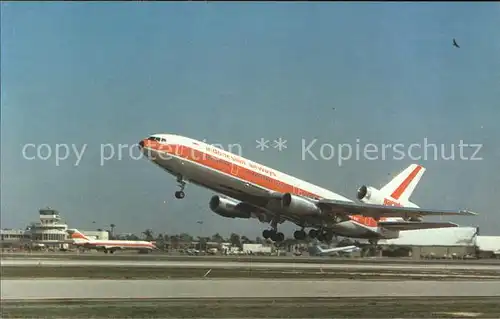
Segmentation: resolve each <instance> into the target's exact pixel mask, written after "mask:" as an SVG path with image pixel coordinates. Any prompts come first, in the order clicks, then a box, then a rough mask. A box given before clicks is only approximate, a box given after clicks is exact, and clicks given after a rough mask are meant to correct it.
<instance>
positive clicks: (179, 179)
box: [174, 175, 186, 199]
mask: <svg viewBox="0 0 500 319" xmlns="http://www.w3.org/2000/svg"><path fill="white" fill-rule="evenodd" d="M177 183H178V184H179V187H180V188H181V190H179V191H177V192H175V194H174V195H175V198H177V199H183V198H184V196H185V195H186V194H185V193H184V188H185V187H186V182H185V181H184V179H183V178H182V176H181V175H179V176H177Z"/></svg>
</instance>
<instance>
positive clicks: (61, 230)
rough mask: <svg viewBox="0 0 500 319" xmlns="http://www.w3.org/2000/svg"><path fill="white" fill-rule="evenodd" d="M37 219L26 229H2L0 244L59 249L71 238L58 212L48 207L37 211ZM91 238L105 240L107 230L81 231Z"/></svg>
mask: <svg viewBox="0 0 500 319" xmlns="http://www.w3.org/2000/svg"><path fill="white" fill-rule="evenodd" d="M38 213H39V221H37V222H33V223H31V224H30V225H28V226H27V227H26V229H24V230H21V229H2V230H1V232H0V235H1V237H0V239H1V241H0V244H1V246H2V248H9V247H10V248H20V247H31V248H34V247H37V248H48V249H59V248H63V247H66V246H67V245H68V243H71V240H70V238H69V236H68V233H67V230H68V224H66V223H65V222H64V221H63V219H62V218H61V216H60V214H59V212H58V211H57V210H55V209H52V208H50V207H47V208H42V209H40V210H39V211H38ZM81 232H82V233H83V234H85V235H86V236H88V237H89V238H91V239H100V240H107V239H108V237H109V233H108V232H107V231H100V230H99V231H81Z"/></svg>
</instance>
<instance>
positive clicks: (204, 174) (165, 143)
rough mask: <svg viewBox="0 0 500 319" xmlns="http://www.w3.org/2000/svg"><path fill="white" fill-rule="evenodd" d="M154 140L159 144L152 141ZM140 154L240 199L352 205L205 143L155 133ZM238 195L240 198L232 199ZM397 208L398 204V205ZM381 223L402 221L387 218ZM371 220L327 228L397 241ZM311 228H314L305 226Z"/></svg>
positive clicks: (361, 218)
mask: <svg viewBox="0 0 500 319" xmlns="http://www.w3.org/2000/svg"><path fill="white" fill-rule="evenodd" d="M151 138H157V139H158V140H159V141H153V140H152V139H151ZM144 142H146V143H145V144H144V146H143V152H144V153H145V154H147V155H148V156H149V159H150V160H152V161H153V162H154V163H156V164H157V165H159V166H160V167H162V168H163V169H165V170H166V171H168V172H169V173H170V174H172V175H174V176H183V178H184V179H186V180H188V181H190V182H191V183H194V184H197V185H200V186H202V187H205V188H208V189H211V190H213V191H215V192H219V193H222V194H224V195H226V196H229V197H233V198H236V199H239V200H241V199H240V198H244V196H245V194H246V195H250V196H259V195H261V194H262V193H261V192H262V189H265V190H266V191H268V192H281V193H285V192H290V193H292V194H296V195H302V196H309V197H314V198H318V199H320V198H321V199H322V198H324V199H331V200H338V201H346V202H352V201H351V200H350V199H348V198H346V197H344V196H341V195H339V194H337V193H334V192H332V191H329V190H327V189H325V188H322V187H319V186H317V185H314V184H311V183H309V182H307V181H304V180H301V179H298V178H295V177H293V176H290V175H287V174H285V173H282V172H280V171H277V170H275V169H272V168H269V167H266V166H264V165H261V164H259V163H256V162H253V161H251V160H248V159H246V158H243V157H241V156H238V155H235V154H232V153H230V152H226V151H224V150H222V149H220V148H217V147H214V146H211V145H209V144H206V143H203V142H201V141H197V140H194V139H190V138H187V137H183V136H179V135H171V134H155V135H153V136H152V137H150V139H148V140H145V141H144ZM235 194H241V197H240V198H238V196H235ZM398 205H399V204H398ZM380 220H381V221H382V220H402V219H401V218H390V219H384V218H381V219H380ZM377 224H378V223H377V221H376V220H375V219H373V218H371V217H365V216H359V215H354V216H350V219H349V220H347V221H342V222H339V223H335V224H332V225H329V227H331V229H332V230H333V231H334V233H336V234H338V235H340V236H346V237H353V238H373V237H374V232H376V233H377V236H376V237H377V238H397V237H398V236H399V232H398V231H394V230H387V229H384V228H382V227H379V226H378V225H377ZM308 226H309V227H315V226H314V225H308Z"/></svg>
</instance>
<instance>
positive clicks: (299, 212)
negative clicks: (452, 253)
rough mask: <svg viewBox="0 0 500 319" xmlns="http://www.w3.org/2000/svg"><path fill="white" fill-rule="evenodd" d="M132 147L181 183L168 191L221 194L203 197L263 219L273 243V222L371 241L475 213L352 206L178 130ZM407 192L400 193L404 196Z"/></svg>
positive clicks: (234, 214)
mask: <svg viewBox="0 0 500 319" xmlns="http://www.w3.org/2000/svg"><path fill="white" fill-rule="evenodd" d="M138 147H139V149H140V150H141V151H142V153H143V154H144V155H145V156H146V158H147V159H148V160H150V161H151V162H152V163H154V164H156V165H157V166H159V167H160V168H162V169H163V170H165V171H166V172H168V173H169V174H171V175H173V176H175V177H177V183H178V185H179V187H180V190H179V191H176V192H175V197H176V198H177V199H182V198H184V197H185V193H184V189H185V187H186V184H187V183H188V182H189V183H191V184H194V185H198V186H201V187H204V188H207V189H210V190H212V191H215V192H217V193H220V194H222V195H214V196H212V198H211V199H210V201H209V207H210V209H211V210H212V211H213V212H215V213H217V214H218V215H220V216H223V217H227V218H245V219H248V218H256V219H258V220H259V221H260V222H262V223H270V225H271V229H266V230H264V231H263V233H262V236H263V237H264V238H265V239H269V238H270V239H271V240H273V241H275V242H281V241H283V240H284V238H285V237H284V234H283V233H281V232H279V231H278V224H282V223H283V222H285V221H289V222H293V223H294V224H295V225H297V226H299V227H300V230H296V231H295V232H294V237H295V239H299V240H300V239H305V238H306V236H307V234H306V232H305V230H304V229H305V228H311V229H310V230H309V233H308V235H309V237H311V238H317V239H318V240H320V241H330V240H331V239H332V238H333V236H334V235H339V236H344V237H351V238H360V239H368V240H369V242H370V243H371V244H373V245H375V246H376V244H377V242H378V240H379V239H392V238H398V237H399V231H400V230H405V229H418V227H419V226H421V227H424V228H443V227H457V226H458V225H457V224H453V223H448V222H443V223H430V224H429V223H428V224H424V223H422V222H420V221H419V220H421V218H422V217H423V216H443V215H446V216H451V215H459V216H467V215H477V214H476V213H474V212H470V211H467V210H461V211H455V210H431V209H422V208H419V207H413V206H412V207H403V204H409V203H406V202H404V201H403V203H400V201H399V200H398V199H397V198H392V199H391V198H388V199H387V200H389V201H391V203H392V202H394V203H392V204H391V205H381V204H380V203H378V204H367V203H363V204H357V203H355V202H353V201H351V200H350V199H348V198H346V197H344V196H342V195H339V194H337V193H334V192H332V191H329V190H327V189H325V188H322V187H319V186H317V185H314V184H312V183H309V182H307V181H304V180H300V179H298V178H295V177H293V176H290V175H287V174H285V173H282V172H279V171H277V170H275V169H272V168H269V167H266V166H264V165H261V164H259V163H256V162H253V161H251V160H249V159H246V158H243V157H241V156H238V155H236V154H233V153H230V152H227V151H225V150H223V149H221V148H218V147H215V146H212V145H209V144H207V143H204V142H201V141H198V140H195V139H191V138H188V137H184V136H180V135H175V134H153V135H150V136H149V137H147V138H145V139H143V140H141V141H140V142H139V143H138ZM420 170H422V169H420ZM417 175H418V174H417ZM393 184H394V183H393ZM393 184H391V187H393ZM410 184H411V183H410ZM391 187H388V188H386V189H385V190H388V189H389V188H391ZM412 187H413V186H412ZM364 190H365V188H364V187H361V188H360V189H359V190H358V198H359V197H361V199H362V200H363V199H364V198H365V197H366V198H367V199H366V200H368V201H372V199H371V196H372V194H374V196H376V195H375V194H377V195H380V194H379V192H378V191H377V190H376V189H374V188H368V187H366V194H364V195H363V192H364ZM408 190H412V188H411V187H410V188H408ZM408 190H407V191H406V193H405V192H404V191H403V192H402V194H405V195H404V196H403V197H402V199H403V200H405V198H407V196H408V194H409V192H408ZM382 194H383V193H382ZM361 195H363V196H361ZM400 198H401V195H400ZM376 202H377V201H376ZM414 206H416V205H414ZM391 218H398V219H397V220H396V221H395V220H393V219H391ZM392 223H394V226H395V228H392V227H391V225H393V224H392Z"/></svg>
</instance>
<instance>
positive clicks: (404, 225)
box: [378, 222, 458, 230]
mask: <svg viewBox="0 0 500 319" xmlns="http://www.w3.org/2000/svg"><path fill="white" fill-rule="evenodd" d="M378 225H379V226H381V227H384V228H385V229H388V230H417V229H432V228H448V227H458V225H457V224H454V223H450V222H444V223H443V222H379V223H378Z"/></svg>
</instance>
